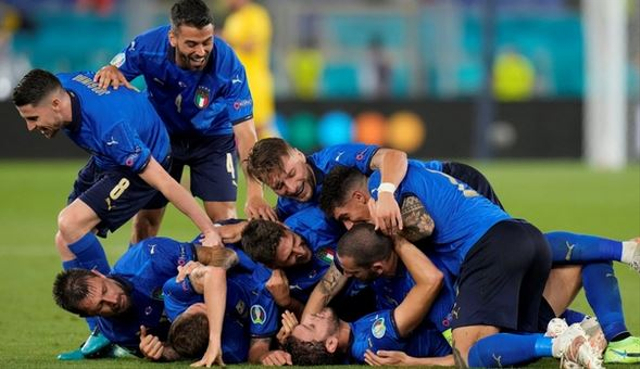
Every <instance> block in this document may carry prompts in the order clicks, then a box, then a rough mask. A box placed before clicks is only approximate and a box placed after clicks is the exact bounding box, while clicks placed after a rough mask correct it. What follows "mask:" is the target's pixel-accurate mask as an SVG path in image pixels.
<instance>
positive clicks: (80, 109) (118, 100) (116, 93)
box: [56, 72, 170, 173]
mask: <svg viewBox="0 0 640 369" xmlns="http://www.w3.org/2000/svg"><path fill="white" fill-rule="evenodd" d="M56 76H57V77H58V79H59V80H60V82H61V83H62V86H63V87H64V88H65V89H66V90H67V91H68V92H69V93H70V94H71V100H72V107H73V122H71V124H70V125H68V126H67V127H65V128H64V129H63V131H64V132H65V133H66V134H67V136H69V138H70V139H71V141H73V142H74V143H75V144H76V145H78V146H80V147H81V148H82V149H84V150H86V151H88V152H89V153H91V154H92V155H93V156H94V157H95V159H96V164H97V165H98V166H99V167H100V168H102V169H115V168H129V169H130V170H132V171H134V172H136V173H137V172H140V171H142V170H143V169H144V168H145V167H146V165H147V163H148V162H149V159H150V158H151V157H152V156H153V157H154V158H155V159H156V160H157V161H158V162H160V163H162V162H164V161H165V159H166V158H167V155H168V154H169V150H170V149H169V136H168V134H167V131H166V129H165V127H164V123H163V122H162V120H161V119H160V117H159V116H158V114H157V113H156V111H155V110H154V109H153V107H152V106H151V104H149V101H148V99H147V97H146V95H145V94H144V93H138V92H135V91H132V90H129V89H127V88H120V89H118V90H113V89H112V88H109V89H106V90H105V89H101V88H99V87H98V84H97V83H95V82H93V76H94V73H90V72H82V73H62V74H58V75H56Z"/></svg>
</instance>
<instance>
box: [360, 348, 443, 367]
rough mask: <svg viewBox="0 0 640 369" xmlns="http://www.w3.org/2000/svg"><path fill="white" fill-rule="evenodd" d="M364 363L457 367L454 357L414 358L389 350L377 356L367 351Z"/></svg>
mask: <svg viewBox="0 0 640 369" xmlns="http://www.w3.org/2000/svg"><path fill="white" fill-rule="evenodd" d="M364 361H365V363H367V364H369V365H371V366H455V361H454V360H453V355H447V356H442V357H413V356H409V355H407V354H405V353H404V352H402V351H387V350H378V353H377V354H375V353H373V352H371V351H370V350H367V352H365V354H364Z"/></svg>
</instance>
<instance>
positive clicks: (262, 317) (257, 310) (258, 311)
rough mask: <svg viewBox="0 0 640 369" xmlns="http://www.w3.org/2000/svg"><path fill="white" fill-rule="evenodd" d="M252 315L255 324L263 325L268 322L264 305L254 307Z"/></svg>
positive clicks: (252, 307)
mask: <svg viewBox="0 0 640 369" xmlns="http://www.w3.org/2000/svg"><path fill="white" fill-rule="evenodd" d="M250 315H251V321H252V322H253V324H259V325H263V324H264V322H265V321H266V320H267V312H266V311H264V308H263V307H262V305H252V306H251V311H250Z"/></svg>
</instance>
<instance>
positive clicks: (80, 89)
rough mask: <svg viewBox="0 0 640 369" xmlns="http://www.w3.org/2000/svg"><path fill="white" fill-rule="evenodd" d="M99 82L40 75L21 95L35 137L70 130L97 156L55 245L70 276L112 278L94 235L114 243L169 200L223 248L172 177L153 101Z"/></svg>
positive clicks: (34, 74) (82, 176) (77, 187)
mask: <svg viewBox="0 0 640 369" xmlns="http://www.w3.org/2000/svg"><path fill="white" fill-rule="evenodd" d="M92 78H93V74H91V73H67V74H58V75H53V74H51V73H49V72H47V71H44V70H41V69H34V70H32V71H30V72H29V73H27V75H25V76H24V77H23V78H22V80H21V81H20V82H19V83H18V85H17V86H16V87H15V89H14V90H13V103H14V104H15V106H16V107H17V109H18V112H19V113H20V116H21V117H22V118H24V120H25V121H26V124H27V128H28V129H29V131H34V130H36V131H38V132H40V133H42V134H43V135H44V136H45V137H47V138H52V137H54V136H55V135H56V134H57V133H58V132H59V131H61V130H62V131H64V133H65V134H66V135H67V136H68V137H69V138H70V139H71V141H73V142H74V143H75V144H76V145H78V146H79V147H81V148H82V149H84V150H85V151H87V152H89V153H91V157H90V159H89V162H88V163H87V165H86V166H85V167H84V168H83V169H82V170H81V171H80V172H79V174H78V178H77V179H76V181H75V183H74V185H73V191H72V192H71V194H70V195H69V198H68V205H67V206H66V207H65V208H64V209H63V210H62V211H61V212H60V214H59V215H58V232H57V234H56V236H55V242H56V247H57V250H58V252H59V253H60V256H61V258H62V267H63V269H65V270H66V269H71V268H84V269H96V270H98V271H99V272H101V273H102V274H107V273H109V264H108V261H107V258H106V256H105V253H104V250H103V249H102V246H101V245H100V242H99V241H98V239H97V237H96V235H95V234H94V232H96V231H97V232H98V234H99V235H101V236H103V237H104V236H106V234H107V232H108V231H111V232H113V231H115V230H116V229H118V228H119V227H120V226H121V225H122V224H124V223H125V222H127V221H128V220H129V219H130V218H131V217H133V216H134V215H135V214H136V213H137V212H138V211H139V210H140V209H143V208H154V207H156V205H157V204H156V200H157V198H158V197H163V195H164V196H166V198H168V199H169V200H170V201H171V202H172V203H173V204H174V205H175V206H176V207H177V208H178V209H179V210H180V211H182V212H183V213H184V214H185V215H187V216H188V217H189V218H191V220H192V221H193V222H194V223H195V225H196V226H197V227H198V228H199V229H200V231H201V232H202V233H203V235H204V237H203V240H202V243H203V244H204V245H208V246H213V245H218V244H220V237H219V235H218V233H217V232H216V231H215V228H214V226H213V223H212V222H211V220H210V219H209V217H207V215H206V213H205V212H204V211H203V210H202V209H201V208H200V207H199V206H198V204H197V203H196V201H195V200H194V199H193V197H192V196H191V194H190V193H189V192H188V191H186V190H185V189H184V188H183V187H182V186H181V185H180V184H179V183H178V182H176V181H175V180H174V179H173V178H171V176H170V175H169V174H168V173H167V172H166V169H167V168H169V166H170V162H171V158H170V148H169V137H168V135H167V132H166V129H165V127H164V124H163V122H162V121H161V119H160V117H159V116H158V114H157V113H156V112H155V110H154V109H153V107H152V106H151V104H150V103H149V101H148V100H147V98H146V97H145V95H144V94H141V93H137V92H134V91H131V90H127V89H122V90H118V91H116V90H113V89H102V88H100V87H98V85H97V84H96V83H94V82H93V80H92ZM89 325H90V328H93V326H94V323H92V322H91V321H89Z"/></svg>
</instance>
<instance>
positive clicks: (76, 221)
mask: <svg viewBox="0 0 640 369" xmlns="http://www.w3.org/2000/svg"><path fill="white" fill-rule="evenodd" d="M82 223H83V222H82V219H81V218H80V217H79V216H77V215H76V214H75V213H74V212H73V211H72V210H71V209H69V208H64V209H63V210H62V211H61V212H60V214H58V233H59V234H60V237H62V239H64V241H65V242H66V243H73V242H74V241H75V239H76V238H78V237H79V236H82V235H84V234H85V233H87V231H88V230H85V228H87V227H86V225H85V224H82Z"/></svg>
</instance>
